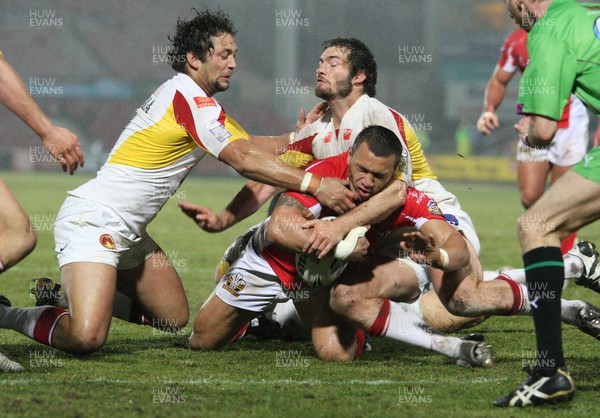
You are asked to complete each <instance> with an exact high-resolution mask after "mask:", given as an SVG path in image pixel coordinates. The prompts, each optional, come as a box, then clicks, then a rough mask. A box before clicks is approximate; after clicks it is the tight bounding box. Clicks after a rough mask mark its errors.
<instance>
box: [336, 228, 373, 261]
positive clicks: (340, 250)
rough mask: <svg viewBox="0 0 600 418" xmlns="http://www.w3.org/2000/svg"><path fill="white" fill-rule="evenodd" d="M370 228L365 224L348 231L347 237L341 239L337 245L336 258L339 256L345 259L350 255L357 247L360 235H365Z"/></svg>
mask: <svg viewBox="0 0 600 418" xmlns="http://www.w3.org/2000/svg"><path fill="white" fill-rule="evenodd" d="M367 231H368V229H367V228H366V227H364V226H358V227H356V228H354V229H353V230H352V231H350V232H348V235H346V238H344V239H343V240H341V241H340V243H339V244H338V245H337V246H336V247H335V254H334V257H335V258H339V259H341V260H345V259H347V258H348V257H350V254H352V251H354V248H355V247H356V243H357V242H358V239H359V238H360V237H364V236H365V234H366V233H367Z"/></svg>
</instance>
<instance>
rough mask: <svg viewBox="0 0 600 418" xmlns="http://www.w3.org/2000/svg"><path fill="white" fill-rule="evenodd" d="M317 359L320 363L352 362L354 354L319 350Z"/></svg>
mask: <svg viewBox="0 0 600 418" xmlns="http://www.w3.org/2000/svg"><path fill="white" fill-rule="evenodd" d="M317 357H319V359H320V360H322V361H332V362H344V361H352V360H354V354H353V353H350V352H348V351H346V350H342V349H331V348H327V349H319V350H317Z"/></svg>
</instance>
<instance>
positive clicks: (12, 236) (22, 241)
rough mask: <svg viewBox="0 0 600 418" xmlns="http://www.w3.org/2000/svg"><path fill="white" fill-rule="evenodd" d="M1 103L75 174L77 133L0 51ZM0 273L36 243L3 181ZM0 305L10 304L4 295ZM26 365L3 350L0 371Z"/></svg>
mask: <svg viewBox="0 0 600 418" xmlns="http://www.w3.org/2000/svg"><path fill="white" fill-rule="evenodd" d="M0 103H2V104H3V105H4V106H6V107H7V108H8V109H9V110H10V111H11V112H13V113H14V114H15V115H17V116H18V117H19V118H21V119H22V120H23V122H25V123H26V124H27V126H29V127H30V128H31V129H32V130H33V132H35V133H36V135H38V136H39V137H40V140H41V141H42V144H43V145H44V147H45V148H46V149H47V150H48V152H49V153H50V154H51V155H52V156H53V157H54V158H56V159H57V161H58V162H59V163H60V165H61V166H62V168H63V171H67V170H69V173H70V174H73V173H74V172H75V170H77V168H78V167H79V166H80V165H81V166H82V167H83V164H84V159H83V152H82V151H81V146H80V144H79V140H78V139H77V136H76V135H75V134H74V133H72V132H71V131H69V130H68V129H63V128H59V127H57V126H55V125H54V124H53V123H52V121H51V120H50V119H49V118H48V117H47V116H46V114H45V113H44V112H43V111H42V110H41V109H40V107H39V106H38V105H37V103H36V102H35V101H34V100H33V98H32V97H31V96H30V95H29V93H28V91H27V88H26V87H25V85H24V84H23V81H22V80H21V78H20V77H19V75H18V74H17V72H16V71H15V69H14V68H13V67H12V66H11V65H10V64H9V63H8V62H7V61H6V60H5V59H4V56H3V55H2V51H0ZM0 201H1V202H2V204H1V205H0V273H2V272H3V271H5V270H6V269H8V268H9V267H12V266H14V265H15V264H17V263H18V262H19V261H21V260H22V259H23V258H25V257H26V256H27V255H28V254H29V253H30V252H31V251H33V248H34V247H35V244H36V235H35V231H34V230H33V228H32V226H31V224H30V221H29V217H28V216H27V214H26V213H25V211H24V210H23V208H21V206H20V205H19V202H18V201H17V199H16V197H15V196H14V195H13V193H12V192H11V191H10V189H9V188H8V186H6V184H5V183H4V182H3V181H2V180H0ZM0 304H10V302H9V301H8V299H6V298H2V299H1V300H0ZM21 370H23V367H22V366H21V365H20V364H18V363H15V362H14V361H11V360H10V359H8V358H7V357H6V356H5V355H4V354H2V353H0V371H21Z"/></svg>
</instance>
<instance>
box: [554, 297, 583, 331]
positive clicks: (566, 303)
mask: <svg viewBox="0 0 600 418" xmlns="http://www.w3.org/2000/svg"><path fill="white" fill-rule="evenodd" d="M584 306H585V302H584V301H582V300H567V299H561V300H560V318H561V319H562V321H563V322H564V323H565V324H569V325H574V326H577V323H576V322H577V315H578V314H579V311H581V309H582V308H583V307H584Z"/></svg>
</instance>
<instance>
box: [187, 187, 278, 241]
mask: <svg viewBox="0 0 600 418" xmlns="http://www.w3.org/2000/svg"><path fill="white" fill-rule="evenodd" d="M276 191H277V189H276V188H275V187H273V186H269V185H267V184H263V183H257V182H255V181H253V180H249V181H248V182H247V183H246V184H245V185H244V187H242V189H241V190H240V191H239V192H238V194H237V195H235V197H234V198H233V199H232V200H231V202H230V203H229V204H228V205H227V207H226V208H225V209H223V211H222V212H221V213H220V214H217V213H216V212H215V211H214V210H212V209H211V208H209V207H206V206H201V205H196V204H194V203H188V202H180V203H179V207H180V208H181V210H182V211H183V213H185V214H186V215H188V216H189V217H190V218H192V219H193V220H194V222H196V224H197V225H198V226H199V227H200V228H202V229H203V230H205V231H206V232H222V231H224V230H226V229H228V228H231V227H232V226H233V225H235V224H236V223H238V222H240V221H242V220H243V219H246V218H247V217H248V216H251V215H253V214H254V213H255V212H257V211H258V210H259V209H260V208H261V207H262V206H263V205H264V204H265V203H266V202H267V201H268V200H269V199H270V198H271V197H272V196H273V195H274V194H275V192H276Z"/></svg>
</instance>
